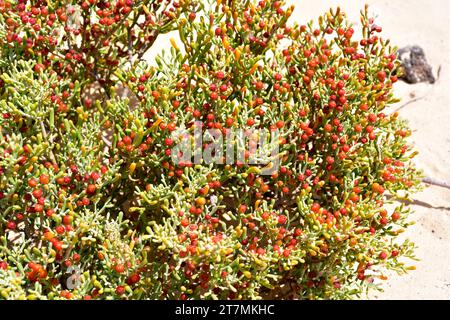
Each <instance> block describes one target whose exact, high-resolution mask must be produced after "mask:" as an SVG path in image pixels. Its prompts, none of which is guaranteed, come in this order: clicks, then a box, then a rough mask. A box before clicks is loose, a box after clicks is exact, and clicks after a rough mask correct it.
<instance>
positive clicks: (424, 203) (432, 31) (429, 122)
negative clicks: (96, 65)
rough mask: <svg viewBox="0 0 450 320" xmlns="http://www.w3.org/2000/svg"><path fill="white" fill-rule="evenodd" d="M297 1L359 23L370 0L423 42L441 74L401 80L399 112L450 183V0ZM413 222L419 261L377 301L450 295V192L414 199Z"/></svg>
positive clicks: (422, 159) (387, 25) (299, 14)
mask: <svg viewBox="0 0 450 320" xmlns="http://www.w3.org/2000/svg"><path fill="white" fill-rule="evenodd" d="M287 1H288V3H292V4H295V6H296V9H295V11H294V13H293V16H292V17H291V19H295V20H297V21H298V22H299V23H306V22H308V21H309V20H311V19H315V18H317V17H318V16H319V15H321V14H323V13H325V12H326V11H327V10H328V9H329V8H330V7H337V6H340V7H341V8H342V9H343V11H345V12H346V13H347V15H348V17H349V19H350V21H352V22H353V23H354V24H355V25H358V24H359V12H360V10H361V9H363V8H364V5H365V3H368V4H369V5H370V12H371V13H372V14H373V16H374V17H375V18H376V22H377V24H378V25H381V26H382V27H383V30H384V31H383V34H384V37H389V38H390V39H391V40H392V43H393V44H395V45H397V46H398V47H400V48H401V47H403V46H407V45H414V44H417V45H419V46H421V47H422V48H423V49H424V50H425V53H426V55H427V58H428V61H429V63H430V64H431V65H432V66H433V70H434V73H435V74H437V71H438V70H439V69H440V76H439V79H438V81H437V83H435V84H434V85H429V84H418V85H408V84H405V83H399V84H398V85H397V87H396V92H397V96H398V97H399V98H401V99H402V101H401V102H400V103H399V104H398V105H395V106H392V109H397V108H399V107H401V106H402V105H403V104H405V103H407V102H409V101H410V100H413V99H414V100H416V99H417V101H414V102H413V103H410V104H408V105H407V106H405V107H404V108H402V109H401V110H400V114H401V116H402V117H403V118H404V119H407V120H408V121H409V122H410V125H411V128H412V129H413V130H414V133H413V136H412V139H411V143H412V144H413V145H414V146H415V147H416V148H417V149H418V150H419V152H420V154H419V156H418V157H417V159H416V162H417V165H418V166H419V167H420V168H421V169H423V170H424V172H425V174H426V176H428V177H431V178H434V179H438V180H442V181H447V182H450V169H449V168H450V129H449V127H448V125H450V104H449V103H450V54H449V52H450V31H449V30H450V18H449V16H450V1H449V0H408V1H404V0H389V1H388V0H367V1H363V0H322V1H317V0H301V1H296V0H287ZM172 36H174V37H175V38H176V35H174V34H171V35H168V36H165V37H160V38H159V39H158V40H157V42H156V43H155V45H154V47H153V48H152V50H151V51H150V52H149V53H148V54H147V55H146V57H147V58H148V59H149V60H150V61H152V60H153V59H152V58H153V57H154V55H155V53H157V52H158V51H160V50H161V48H169V47H170V42H169V39H170V37H172ZM414 200H416V204H415V205H413V206H412V208H413V210H415V214H414V216H413V219H414V220H415V221H416V224H415V225H414V226H412V227H411V228H409V230H408V231H407V232H406V233H405V237H408V238H410V239H411V240H413V241H414V242H415V243H416V245H417V247H418V248H417V250H416V255H417V258H418V259H420V261H418V262H415V263H413V264H414V265H415V266H416V268H417V270H415V271H411V272H410V273H409V274H408V275H404V276H397V275H396V274H393V275H391V276H390V277H389V279H388V280H387V281H386V282H385V283H384V284H383V287H384V292H382V293H372V294H371V295H370V297H369V298H370V299H450V189H444V188H440V187H434V186H429V187H427V188H426V189H425V190H424V191H423V192H421V193H420V194H417V195H415V196H414Z"/></svg>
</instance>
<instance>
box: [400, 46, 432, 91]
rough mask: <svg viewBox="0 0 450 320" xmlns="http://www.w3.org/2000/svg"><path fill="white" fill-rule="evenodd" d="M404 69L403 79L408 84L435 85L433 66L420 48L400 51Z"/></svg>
mask: <svg viewBox="0 0 450 320" xmlns="http://www.w3.org/2000/svg"><path fill="white" fill-rule="evenodd" d="M398 56H399V59H400V61H401V63H402V67H403V75H402V76H401V79H402V80H404V81H405V82H407V83H411V84H413V83H419V82H429V83H435V82H436V79H435V77H434V75H433V71H432V68H431V66H430V65H429V64H428V62H427V59H426V57H425V52H424V51H423V49H422V48H421V47H419V46H408V47H405V48H402V49H400V50H399V51H398Z"/></svg>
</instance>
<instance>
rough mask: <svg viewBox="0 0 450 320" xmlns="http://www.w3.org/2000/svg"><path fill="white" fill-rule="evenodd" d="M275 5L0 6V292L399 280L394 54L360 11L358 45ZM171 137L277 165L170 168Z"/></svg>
mask: <svg viewBox="0 0 450 320" xmlns="http://www.w3.org/2000/svg"><path fill="white" fill-rule="evenodd" d="M292 10H293V7H286V5H285V3H284V2H283V1H270V0H261V1H253V0H246V1H233V0H230V1H225V0H224V1H221V0H218V1H206V0H197V1H196V0H179V1H172V0H161V1H149V0H84V1H81V0H71V1H59V0H55V1H46V0H0V295H1V297H2V298H4V299H111V298H113V299H265V298H278V299H281V298H288V299H292V298H299V299H342V298H354V297H357V296H359V295H360V294H361V293H362V292H363V291H364V290H366V289H368V288H370V287H377V283H378V282H377V281H375V280H378V279H384V278H385V277H386V276H385V274H386V271H387V270H389V269H391V270H396V271H399V272H404V271H406V270H407V269H408V267H406V266H405V264H404V262H402V258H403V257H411V256H412V250H413V247H414V246H413V244H412V243H410V242H409V241H406V242H399V241H398V238H397V236H398V235H399V234H400V233H401V232H402V231H403V230H404V229H405V228H406V227H407V226H408V225H409V222H408V216H409V209H408V208H407V207H404V206H403V205H396V204H395V202H393V201H394V200H395V198H396V197H405V196H407V195H408V194H409V193H411V192H413V191H415V190H416V189H417V188H418V187H419V176H420V174H419V172H418V171H417V170H416V168H415V167H414V165H413V164H412V162H411V159H412V158H413V157H414V155H415V153H414V152H413V151H412V150H411V148H410V147H409V146H408V144H407V141H406V138H407V137H408V136H409V135H410V130H409V129H408V127H407V125H406V124H405V122H404V121H402V120H401V119H399V117H398V115H397V114H396V113H394V114H390V113H389V112H388V110H389V109H388V107H389V105H390V104H392V103H394V102H396V99H395V98H394V96H393V93H392V88H393V85H394V83H395V82H396V81H397V74H398V71H397V70H398V67H399V63H398V60H397V55H396V48H395V47H391V46H390V44H389V41H388V40H384V39H383V38H381V37H380V34H379V33H380V32H381V28H380V27H379V26H377V25H375V24H374V21H373V20H372V19H370V18H369V17H368V12H367V8H366V10H363V11H362V13H361V22H362V30H361V31H362V35H361V36H360V37H357V36H356V34H355V33H356V32H355V31H354V29H353V28H352V26H351V25H349V23H348V22H347V20H346V18H345V14H344V13H343V12H341V11H340V9H335V10H330V11H329V12H327V13H326V14H325V15H323V16H321V17H320V18H319V19H318V22H315V23H313V22H311V23H309V24H307V25H299V24H298V23H297V22H295V21H291V20H290V19H289V17H290V15H291V13H292ZM168 32H175V33H176V35H177V39H178V40H175V39H173V38H172V39H171V43H172V46H171V48H170V50H166V51H165V52H164V53H163V54H161V55H159V56H158V57H156V58H155V60H154V61H147V60H146V59H145V58H144V54H145V53H146V52H147V50H148V49H149V48H150V47H151V46H152V45H153V44H154V42H155V40H156V39H157V37H171V36H172V34H169V35H167V33H168ZM358 33H359V31H358ZM386 110H387V111H386ZM180 129H184V130H185V131H187V132H188V133H192V132H194V131H195V130H200V131H201V132H206V131H207V130H213V131H214V132H217V133H219V134H226V133H227V132H230V131H231V130H233V129H245V130H247V132H252V130H253V131H254V130H262V129H264V130H268V131H270V132H275V131H277V132H279V136H278V138H277V140H276V145H277V149H278V153H277V154H276V157H275V158H276V160H277V163H278V166H277V167H276V168H275V169H274V170H273V172H271V174H270V175H267V174H263V171H262V170H263V167H262V166H260V165H251V164H249V163H247V162H246V161H245V159H247V158H248V157H249V156H250V154H251V152H250V148H248V149H245V152H244V155H245V157H244V161H240V162H239V161H238V162H236V163H234V164H229V163H223V164H221V163H207V162H206V161H200V162H196V161H194V160H192V161H179V162H176V161H174V158H176V156H175V157H174V154H173V152H174V150H175V149H174V147H175V146H176V145H177V143H179V141H178V140H177V138H176V136H175V135H174V133H175V132H177V131H178V130H180ZM188 143H192V144H194V142H192V140H189V139H188ZM231 144H232V145H233V146H235V145H237V143H236V141H235V142H234V144H233V143H231ZM196 147H198V148H199V149H200V151H204V150H205V149H207V148H208V147H210V145H209V144H208V143H204V144H201V145H200V146H196ZM219 158H220V157H219ZM275 158H274V159H275ZM274 159H273V162H269V163H267V164H266V167H272V168H273V167H274V162H275V160H274ZM218 162H219V161H218Z"/></svg>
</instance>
